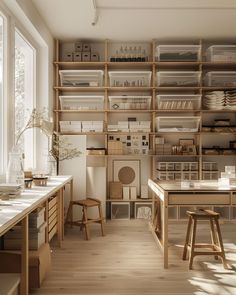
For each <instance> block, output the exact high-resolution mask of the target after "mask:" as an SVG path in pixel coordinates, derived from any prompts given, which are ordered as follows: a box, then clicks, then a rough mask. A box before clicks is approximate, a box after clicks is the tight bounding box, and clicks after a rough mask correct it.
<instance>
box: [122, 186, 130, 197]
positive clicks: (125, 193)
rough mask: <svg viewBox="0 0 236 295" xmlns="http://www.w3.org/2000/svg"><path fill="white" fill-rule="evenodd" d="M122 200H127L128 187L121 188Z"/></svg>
mask: <svg viewBox="0 0 236 295" xmlns="http://www.w3.org/2000/svg"><path fill="white" fill-rule="evenodd" d="M123 200H126V201H128V200H129V187H128V186H123Z"/></svg>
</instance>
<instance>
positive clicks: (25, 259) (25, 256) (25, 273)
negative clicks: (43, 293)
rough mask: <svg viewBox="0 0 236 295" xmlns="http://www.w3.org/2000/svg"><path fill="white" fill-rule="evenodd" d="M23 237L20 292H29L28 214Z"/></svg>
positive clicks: (23, 294) (25, 293) (24, 293)
mask: <svg viewBox="0 0 236 295" xmlns="http://www.w3.org/2000/svg"><path fill="white" fill-rule="evenodd" d="M21 223H22V237H21V241H22V244H21V284H20V294H21V295H28V294H29V239H28V231H29V229H28V216H26V217H25V218H24V219H22V222H21Z"/></svg>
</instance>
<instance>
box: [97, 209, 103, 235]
mask: <svg viewBox="0 0 236 295" xmlns="http://www.w3.org/2000/svg"><path fill="white" fill-rule="evenodd" d="M98 211H99V218H100V224H101V231H102V236H105V231H104V224H103V216H102V208H101V204H99V205H98Z"/></svg>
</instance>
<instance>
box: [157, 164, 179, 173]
mask: <svg viewBox="0 0 236 295" xmlns="http://www.w3.org/2000/svg"><path fill="white" fill-rule="evenodd" d="M157 169H158V170H162V171H172V170H175V164H174V163H172V162H171V163H170V162H157Z"/></svg>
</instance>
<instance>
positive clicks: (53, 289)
mask: <svg viewBox="0 0 236 295" xmlns="http://www.w3.org/2000/svg"><path fill="white" fill-rule="evenodd" d="M97 226H98V225H92V226H91V228H92V230H91V240H90V241H85V240H84V236H83V234H82V233H81V232H80V231H79V228H73V229H70V228H67V229H66V236H65V241H64V242H63V246H62V248H61V249H59V248H57V247H55V248H53V252H52V271H51V272H50V274H49V275H48V276H47V278H46V280H45V281H44V283H43V286H42V287H41V288H40V289H36V290H32V291H31V293H30V294H35V295H49V294H57V295H60V294H64V295H73V294H84V295H95V294H98V295H102V294H103V295H108V294H109V295H139V294H140V295H141V294H147V295H154V294H155V295H156V294H160V295H174V294H175V295H180V294H181V295H187V294H188V295H190V294H195V295H206V294H208V295H235V294H236V279H235V278H236V276H235V274H236V273H235V270H234V267H236V235H235V224H221V230H222V234H223V240H224V246H225V251H226V257H227V259H228V260H229V261H230V263H231V265H232V269H231V270H225V269H224V268H223V266H222V264H221V263H220V260H219V261H215V260H214V258H213V256H209V257H206V256H203V257H200V256H198V257H196V258H195V259H194V264H193V268H194V269H193V270H191V271H189V270H188V262H187V261H182V259H181V257H182V251H183V242H184V237H185V232H186V224H185V223H178V224H171V226H170V248H169V249H170V267H169V269H167V270H164V269H163V262H162V254H161V251H160V250H159V249H158V247H157V246H156V244H155V242H154V240H153V238H152V235H151V233H150V232H149V230H148V225H147V223H146V222H145V221H142V220H130V221H109V222H107V223H106V236H105V237H101V236H100V235H99V234H100V230H99V229H98V228H97ZM198 236H199V240H201V241H207V239H208V236H209V231H208V226H207V225H205V224H200V225H199V231H198Z"/></svg>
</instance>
